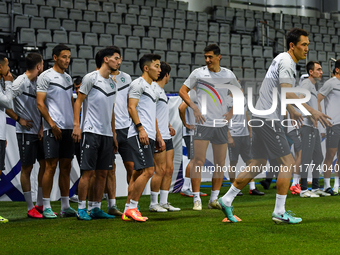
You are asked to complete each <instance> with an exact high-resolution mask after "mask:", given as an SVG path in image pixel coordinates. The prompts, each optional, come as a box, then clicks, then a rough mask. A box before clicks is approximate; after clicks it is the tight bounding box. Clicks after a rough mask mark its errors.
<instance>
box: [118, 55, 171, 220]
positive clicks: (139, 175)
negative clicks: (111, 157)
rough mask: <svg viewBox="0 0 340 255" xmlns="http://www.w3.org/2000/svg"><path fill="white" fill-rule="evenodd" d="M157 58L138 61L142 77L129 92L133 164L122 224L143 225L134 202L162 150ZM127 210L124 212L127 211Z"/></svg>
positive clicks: (130, 138)
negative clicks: (130, 222) (157, 113)
mask: <svg viewBox="0 0 340 255" xmlns="http://www.w3.org/2000/svg"><path fill="white" fill-rule="evenodd" d="M160 58H161V56H159V55H157V54H145V55H144V56H143V57H142V58H141V59H140V60H139V67H140V69H141V70H142V72H143V74H142V76H141V77H139V78H138V79H136V80H134V81H133V82H132V83H131V85H130V88H129V99H128V107H129V114H130V116H131V119H132V122H131V125H130V128H129V132H128V142H129V144H130V151H131V153H132V156H133V161H134V169H135V170H134V171H133V173H132V177H131V180H130V183H129V190H128V193H129V194H128V197H127V203H126V205H125V209H126V211H125V213H124V214H123V216H122V219H123V220H125V221H128V220H131V219H133V220H135V221H141V222H143V221H146V220H147V218H146V217H142V215H141V213H140V212H139V211H138V209H137V206H138V200H139V198H140V196H141V195H142V192H143V190H144V188H145V185H146V183H147V182H148V180H149V179H150V178H151V177H152V176H153V174H154V172H155V168H154V162H153V154H154V150H155V145H156V149H158V150H161V151H162V150H164V149H165V144H164V141H163V139H162V136H161V135H160V133H159V130H158V127H157V121H156V103H157V100H158V98H159V95H158V94H157V90H156V84H155V83H153V81H156V80H157V79H158V77H159V75H160V72H161V64H160V61H159V60H160ZM127 207H128V208H127Z"/></svg>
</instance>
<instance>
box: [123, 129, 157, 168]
mask: <svg viewBox="0 0 340 255" xmlns="http://www.w3.org/2000/svg"><path fill="white" fill-rule="evenodd" d="M128 141H129V145H130V150H131V154H132V157H133V162H134V163H135V167H134V169H135V170H137V171H139V170H143V169H145V168H148V167H153V166H154V163H153V154H154V152H155V141H154V140H152V139H150V138H149V144H148V145H144V146H142V145H141V144H140V142H139V136H138V135H136V136H132V137H130V138H128Z"/></svg>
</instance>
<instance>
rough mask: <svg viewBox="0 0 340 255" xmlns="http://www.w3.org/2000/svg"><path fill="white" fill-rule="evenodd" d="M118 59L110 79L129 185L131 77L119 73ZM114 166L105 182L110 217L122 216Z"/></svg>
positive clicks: (118, 140)
mask: <svg viewBox="0 0 340 255" xmlns="http://www.w3.org/2000/svg"><path fill="white" fill-rule="evenodd" d="M122 60H123V59H122V56H121V57H120V60H119V63H118V67H117V69H115V70H114V71H113V72H112V73H111V74H110V77H111V79H112V80H113V81H114V82H115V84H116V86H117V98H116V104H115V127H116V134H117V142H118V152H119V154H120V156H121V157H122V159H123V163H124V166H125V169H126V179H127V183H128V184H129V182H130V179H131V175H132V171H133V158H132V155H131V151H130V146H129V144H128V141H127V134H128V130H129V127H130V123H131V120H130V118H129V111H128V106H127V97H128V91H129V87H130V84H131V81H132V80H131V76H130V75H129V74H127V73H125V72H122V71H119V66H120V64H121V62H122ZM115 171H116V164H115V163H113V171H109V172H108V176H107V182H106V192H107V195H106V196H107V197H106V198H107V204H108V213H109V214H110V215H115V216H122V215H123V213H122V212H120V211H119V210H118V208H117V205H116V175H115Z"/></svg>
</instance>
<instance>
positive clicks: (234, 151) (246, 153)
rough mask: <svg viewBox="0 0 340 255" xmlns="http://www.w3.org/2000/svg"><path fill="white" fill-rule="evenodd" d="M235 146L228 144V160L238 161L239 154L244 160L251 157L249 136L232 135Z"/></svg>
mask: <svg viewBox="0 0 340 255" xmlns="http://www.w3.org/2000/svg"><path fill="white" fill-rule="evenodd" d="M233 139H234V143H235V147H230V146H228V151H229V160H230V161H238V157H239V156H240V155H241V157H242V159H243V161H244V162H247V161H248V160H250V159H252V156H251V143H250V136H249V135H247V136H233Z"/></svg>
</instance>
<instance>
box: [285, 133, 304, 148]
mask: <svg viewBox="0 0 340 255" xmlns="http://www.w3.org/2000/svg"><path fill="white" fill-rule="evenodd" d="M287 136H288V137H289V138H290V140H292V142H293V144H294V151H295V152H299V151H301V150H302V144H301V143H302V142H301V135H300V131H299V129H295V130H292V131H290V132H289V133H288V134H287Z"/></svg>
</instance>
